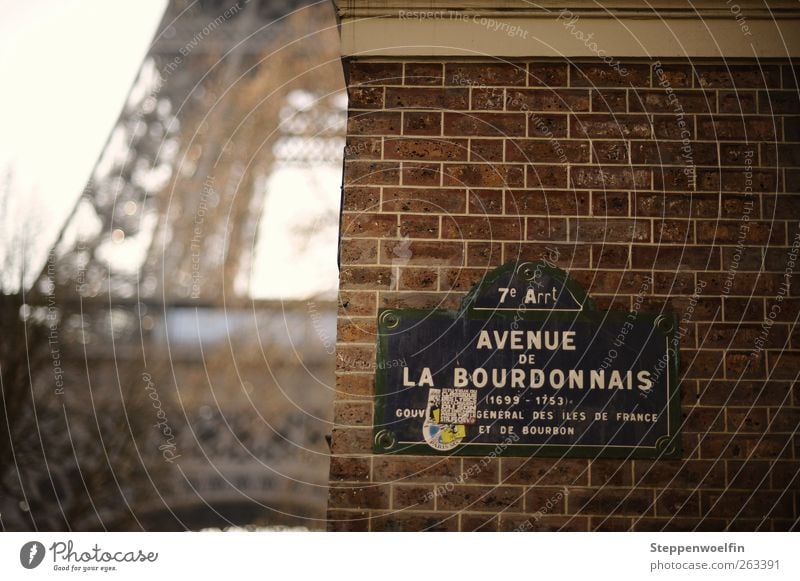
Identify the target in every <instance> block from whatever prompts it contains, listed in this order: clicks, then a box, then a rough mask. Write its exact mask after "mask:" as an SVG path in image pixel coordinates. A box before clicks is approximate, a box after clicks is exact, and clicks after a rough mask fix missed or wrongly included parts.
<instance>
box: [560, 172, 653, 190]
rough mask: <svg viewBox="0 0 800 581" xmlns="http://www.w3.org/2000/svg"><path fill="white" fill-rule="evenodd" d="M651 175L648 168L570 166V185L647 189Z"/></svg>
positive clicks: (577, 186) (578, 186) (576, 186)
mask: <svg viewBox="0 0 800 581" xmlns="http://www.w3.org/2000/svg"><path fill="white" fill-rule="evenodd" d="M651 177H652V176H651V171H650V170H649V169H638V168H627V167H613V166H611V167H608V166H594V167H576V166H573V167H571V168H570V178H571V179H570V185H571V186H572V187H575V188H609V189H623V188H637V189H649V188H650V181H651Z"/></svg>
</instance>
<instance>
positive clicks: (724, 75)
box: [695, 64, 780, 89]
mask: <svg viewBox="0 0 800 581" xmlns="http://www.w3.org/2000/svg"><path fill="white" fill-rule="evenodd" d="M695 75H696V76H697V84H698V86H700V87H708V88H718V87H736V88H740V89H741V88H749V87H752V88H756V89H758V88H762V89H763V88H766V87H780V69H778V67H776V66H770V65H766V66H765V65H730V64H725V65H696V66H695Z"/></svg>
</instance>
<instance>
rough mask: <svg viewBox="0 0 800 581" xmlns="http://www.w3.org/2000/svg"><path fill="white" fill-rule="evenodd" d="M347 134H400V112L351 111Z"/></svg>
mask: <svg viewBox="0 0 800 581" xmlns="http://www.w3.org/2000/svg"><path fill="white" fill-rule="evenodd" d="M347 134H348V135H400V113H393V112H388V111H368V112H351V113H350V115H349V116H348V119H347Z"/></svg>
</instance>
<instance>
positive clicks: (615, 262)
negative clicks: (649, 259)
mask: <svg viewBox="0 0 800 581" xmlns="http://www.w3.org/2000/svg"><path fill="white" fill-rule="evenodd" d="M592 266H593V267H594V268H628V267H629V266H630V248H629V247H628V246H627V245H620V244H605V243H604V244H594V245H593V246H592Z"/></svg>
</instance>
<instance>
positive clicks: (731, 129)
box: [697, 115, 781, 141]
mask: <svg viewBox="0 0 800 581" xmlns="http://www.w3.org/2000/svg"><path fill="white" fill-rule="evenodd" d="M780 127H781V126H780V124H779V123H777V121H776V119H774V118H772V117H766V116H755V115H753V116H745V117H731V116H727V117H726V116H719V115H712V116H703V117H698V118H697V134H698V135H702V136H703V139H712V140H719V141H731V140H736V141H739V140H749V141H764V140H767V141H769V140H774V139H775V138H776V136H777V137H780V133H781V130H780Z"/></svg>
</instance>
